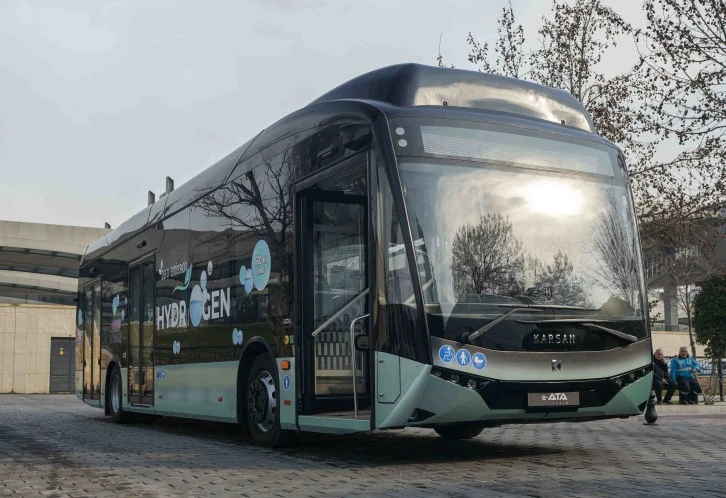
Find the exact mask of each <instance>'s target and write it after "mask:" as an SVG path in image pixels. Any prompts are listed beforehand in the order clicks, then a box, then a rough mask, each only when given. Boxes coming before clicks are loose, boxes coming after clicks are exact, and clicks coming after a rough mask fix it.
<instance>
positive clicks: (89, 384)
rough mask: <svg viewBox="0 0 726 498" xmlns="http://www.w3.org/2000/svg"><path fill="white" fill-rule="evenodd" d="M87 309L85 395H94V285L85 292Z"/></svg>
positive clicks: (84, 355) (85, 324)
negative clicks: (92, 352)
mask: <svg viewBox="0 0 726 498" xmlns="http://www.w3.org/2000/svg"><path fill="white" fill-rule="evenodd" d="M84 304H85V309H84V310H83V311H84V315H85V320H84V326H83V394H84V395H89V396H90V395H92V394H93V373H92V372H93V370H92V368H93V361H92V359H91V351H92V349H91V347H92V345H93V285H88V286H87V287H86V290H85V300H84Z"/></svg>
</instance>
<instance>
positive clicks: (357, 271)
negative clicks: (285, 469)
mask: <svg viewBox="0 0 726 498" xmlns="http://www.w3.org/2000/svg"><path fill="white" fill-rule="evenodd" d="M646 310H647V306H646V294H645V286H644V280H643V264H642V258H641V253H640V245H639V240H638V230H637V224H636V218H635V215H634V209H633V201H632V196H631V193H630V189H629V183H628V172H627V169H626V165H625V162H624V160H623V156H622V153H621V152H620V151H619V150H618V148H617V147H616V146H614V145H613V144H612V143H610V142H608V141H607V140H605V139H604V138H602V137H600V136H598V135H597V133H596V130H595V128H594V126H593V124H592V121H591V119H590V117H589V116H588V114H587V113H586V111H585V110H584V108H583V107H582V105H581V104H580V103H579V102H577V101H576V100H575V99H574V98H573V97H572V96H570V95H569V94H567V93H566V92H563V91H559V90H553V89H550V88H546V87H542V86H539V85H536V84H533V83H529V82H524V81H519V80H514V79H510V78H505V77H501V76H495V75H491V74H483V73H476V72H470V71H462V70H454V69H444V68H436V67H427V66H421V65H414V64H404V65H397V66H391V67H387V68H383V69H379V70H376V71H373V72H370V73H368V74H365V75H362V76H359V77H357V78H355V79H353V80H351V81H349V82H347V83H344V84H343V85H341V86H339V87H338V88H336V89H334V90H332V91H330V92H329V93H327V94H325V95H323V96H322V97H320V98H319V99H317V100H315V101H314V102H312V103H311V104H309V105H307V106H306V107H303V108H302V109H300V110H298V111H296V112H294V113H292V114H290V115H289V116H287V117H285V118H283V119H281V120H280V121H279V122H277V123H275V124H274V125H272V126H270V127H269V128H267V129H265V130H264V131H262V132H261V133H260V134H259V135H257V136H256V137H254V138H253V139H252V140H250V141H249V142H248V143H246V144H244V145H242V146H241V147H240V148H238V149H237V150H235V151H234V152H232V153H231V154H229V155H228V156H226V157H225V158H223V159H222V160H220V161H219V162H217V163H216V164H214V165H213V166H211V167H210V168H208V169H206V170H205V171H203V172H202V173H200V174H199V175H198V176H196V177H195V178H193V179H192V180H190V181H189V182H187V183H186V184H184V185H182V186H181V187H179V188H177V189H175V190H172V191H170V192H167V193H166V195H164V196H163V197H161V198H160V199H159V200H158V201H156V202H154V203H153V204H151V205H149V206H148V207H146V208H145V209H144V210H143V211H141V212H140V213H138V214H136V215H135V216H133V217H131V218H130V219H128V220H127V221H126V222H124V223H123V224H121V225H120V226H119V227H118V228H116V229H115V230H113V231H111V232H110V233H108V234H107V235H106V236H105V237H103V238H102V239H100V240H98V241H96V242H95V243H93V244H91V245H90V246H89V247H88V248H87V250H86V252H85V255H84V256H83V259H82V262H81V267H80V279H79V289H78V313H77V347H78V351H77V358H78V364H77V371H76V391H77V395H78V396H79V397H80V398H81V399H82V400H83V401H84V402H86V403H87V404H89V405H92V406H96V407H99V408H102V409H103V410H105V413H106V414H107V415H110V416H111V417H112V419H113V420H114V421H116V422H126V421H129V420H131V419H133V418H134V417H135V416H136V415H137V414H142V415H143V414H145V415H152V416H164V415H173V416H179V417H189V418H198V419H207V420H217V421H224V422H231V423H238V424H243V425H244V426H245V427H246V428H247V429H248V430H249V432H250V434H251V437H252V439H253V440H254V441H257V442H259V443H262V444H267V445H271V446H279V445H282V444H284V442H285V440H286V438H287V437H288V436H290V435H291V434H294V433H297V432H300V431H310V432H327V433H339V434H343V433H353V432H361V431H370V430H373V429H390V428H402V427H408V426H411V427H426V428H432V429H434V430H435V431H436V432H438V434H440V435H441V436H443V437H446V438H469V437H474V436H476V435H477V434H479V432H481V430H482V429H483V428H485V427H490V426H498V425H501V424H510V423H543V422H561V421H573V422H574V421H583V420H597V419H604V418H611V417H628V416H633V415H639V414H641V413H642V412H643V410H644V408H645V405H646V401H647V399H648V396H649V394H650V386H651V378H652V373H651V340H650V331H649V326H648V320H647V311H646Z"/></svg>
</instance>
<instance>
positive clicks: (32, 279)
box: [0, 221, 108, 305]
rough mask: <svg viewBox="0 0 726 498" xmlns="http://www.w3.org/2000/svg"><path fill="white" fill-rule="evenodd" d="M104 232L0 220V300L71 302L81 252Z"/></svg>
mask: <svg viewBox="0 0 726 498" xmlns="http://www.w3.org/2000/svg"><path fill="white" fill-rule="evenodd" d="M107 232H108V230H107V229H104V228H88V227H75V226H66V225H47V224H42V223H23V222H17V221H0V302H5V303H20V302H25V303H29V302H45V303H55V304H66V305H71V304H73V301H72V300H73V297H74V296H75V292H76V278H77V277H78V264H79V262H80V260H81V255H82V254H83V251H84V250H85V248H86V246H87V245H88V244H90V243H91V242H93V241H95V240H96V239H99V238H100V237H102V236H103V235H104V234H106V233H107Z"/></svg>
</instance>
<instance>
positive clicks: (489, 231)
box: [451, 213, 524, 298]
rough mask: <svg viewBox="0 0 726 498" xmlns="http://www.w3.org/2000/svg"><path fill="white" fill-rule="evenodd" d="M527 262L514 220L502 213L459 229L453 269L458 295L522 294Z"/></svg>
mask: <svg viewBox="0 0 726 498" xmlns="http://www.w3.org/2000/svg"><path fill="white" fill-rule="evenodd" d="M523 264H524V256H523V250H522V243H521V242H520V241H519V240H518V239H517V238H516V237H515V236H514V232H513V229H512V223H511V222H510V221H509V218H508V217H504V216H502V215H501V214H499V213H493V214H486V215H484V216H482V217H481V218H480V219H479V223H477V224H476V225H469V224H467V225H464V226H462V227H461V228H459V230H457V232H456V235H455V236H454V242H453V246H452V262H451V269H452V274H453V278H454V292H455V293H456V295H457V298H460V297H461V296H463V295H465V294H486V293H492V294H505V295H508V294H520V293H521V285H520V284H519V280H520V279H519V277H520V275H521V272H522V269H523Z"/></svg>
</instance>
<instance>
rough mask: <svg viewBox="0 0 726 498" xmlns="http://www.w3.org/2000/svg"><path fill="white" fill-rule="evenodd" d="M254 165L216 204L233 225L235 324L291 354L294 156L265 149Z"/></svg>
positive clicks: (218, 195)
mask: <svg viewBox="0 0 726 498" xmlns="http://www.w3.org/2000/svg"><path fill="white" fill-rule="evenodd" d="M278 150H279V148H278ZM251 161H254V162H252V164H255V167H254V168H252V169H250V170H248V171H247V172H246V173H244V174H242V175H240V176H238V177H237V178H235V179H234V180H233V181H231V182H230V183H229V184H228V185H226V186H225V187H223V188H222V189H220V190H218V191H217V192H216V200H215V203H216V204H217V205H218V211H219V212H221V213H222V214H223V216H224V217H225V218H226V219H227V222H228V224H229V226H230V227H231V232H230V233H231V241H230V245H231V247H232V251H233V254H234V258H235V273H236V277H237V280H236V281H235V284H236V287H237V289H236V292H235V298H234V304H235V310H236V320H237V322H238V323H239V324H240V326H241V327H240V328H241V330H242V331H243V333H244V337H245V340H246V338H247V337H251V335H250V334H248V333H246V332H244V331H245V330H247V331H250V332H251V331H254V332H255V335H261V336H263V337H265V338H266V339H267V340H268V341H269V342H270V343H271V344H273V345H277V347H278V348H279V349H278V354H281V355H289V354H291V350H292V348H291V347H290V344H291V342H292V341H290V337H287V340H286V336H290V335H291V334H292V322H291V317H292V311H293V286H292V285H293V283H292V194H291V186H292V180H293V171H294V161H293V154H292V151H291V150H290V149H283V150H282V151H281V152H277V153H276V154H274V155H271V154H270V155H268V154H267V153H266V151H263V153H262V154H261V155H258V156H256V157H255V158H252V160H251Z"/></svg>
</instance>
